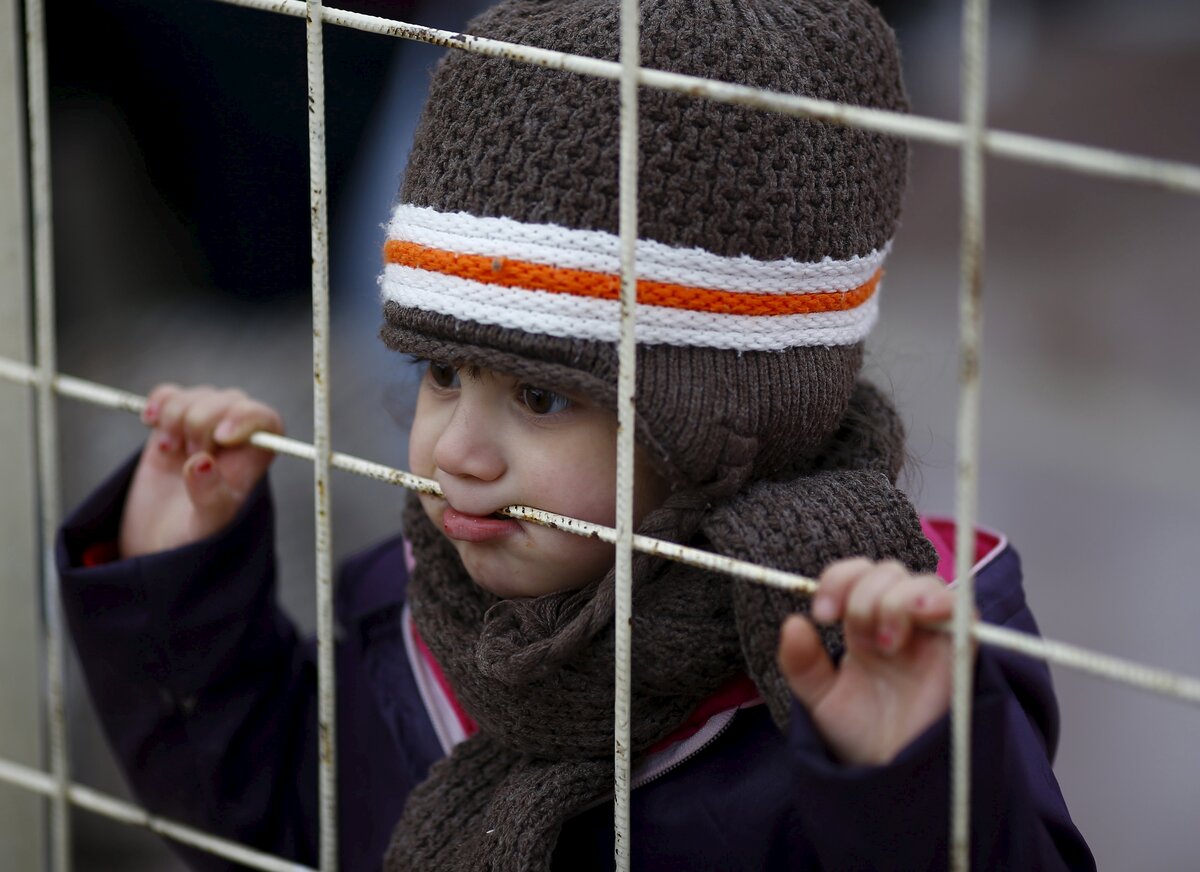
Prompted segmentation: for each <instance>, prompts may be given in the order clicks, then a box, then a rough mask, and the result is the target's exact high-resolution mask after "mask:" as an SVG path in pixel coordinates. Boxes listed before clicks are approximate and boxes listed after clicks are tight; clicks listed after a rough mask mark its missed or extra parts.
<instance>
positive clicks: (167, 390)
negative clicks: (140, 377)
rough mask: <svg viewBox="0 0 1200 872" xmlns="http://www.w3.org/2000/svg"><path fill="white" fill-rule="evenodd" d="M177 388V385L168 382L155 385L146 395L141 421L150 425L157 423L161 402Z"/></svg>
mask: <svg viewBox="0 0 1200 872" xmlns="http://www.w3.org/2000/svg"><path fill="white" fill-rule="evenodd" d="M178 390H179V385H177V384H172V383H170V382H168V383H165V384H160V385H157V386H155V388H154V389H153V390H152V391H150V393H149V395H148V396H147V397H146V408H144V409H143V410H142V423H143V424H149V425H150V426H151V427H153V426H155V425H156V424H157V423H158V419H159V413H160V412H161V411H162V406H163V403H165V402H166V401H167V399H168V398H169V397H171V396H172V395H173V394H175V393H176V392H177V391H178Z"/></svg>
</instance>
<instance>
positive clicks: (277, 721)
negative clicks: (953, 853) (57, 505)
mask: <svg viewBox="0 0 1200 872" xmlns="http://www.w3.org/2000/svg"><path fill="white" fill-rule="evenodd" d="M131 473H132V465H127V466H126V467H124V468H123V469H122V470H120V471H119V472H118V473H117V474H116V475H114V476H113V477H112V478H111V479H109V481H107V482H106V483H105V484H104V485H103V486H101V487H100V488H99V489H98V490H97V491H96V492H95V493H94V494H93V495H92V496H91V497H90V498H89V499H88V500H87V501H86V502H85V503H84V504H83V505H82V506H81V507H80V508H79V509H78V510H76V512H75V513H74V514H73V515H72V516H71V517H70V518H69V519H68V520H67V521H66V523H65V524H64V526H63V529H62V531H61V533H60V536H59V540H58V561H59V567H60V571H61V574H62V597H63V604H64V607H65V609H66V615H67V619H68V621H69V624H70V628H71V633H72V635H73V637H74V640H75V645H76V648H77V649H78V652H79V656H80V661H81V662H82V664H83V667H84V670H85V672H86V675H87V683H88V688H89V690H90V692H91V695H92V698H93V700H94V701H95V704H96V708H97V710H98V711H99V713H100V717H101V720H102V721H103V725H104V729H105V731H106V733H107V735H108V739H109V741H110V742H111V744H112V747H113V749H114V751H115V753H116V755H117V759H118V760H119V761H120V763H121V766H122V767H123V769H124V771H125V773H126V776H127V777H128V779H129V781H130V782H131V784H132V785H133V789H134V791H135V793H136V794H137V796H138V797H139V799H140V801H141V802H142V803H144V804H145V805H146V806H147V807H148V808H149V809H151V810H153V811H154V812H156V813H158V814H160V815H163V816H165V817H168V818H173V819H176V820H180V821H184V822H187V823H190V824H193V825H195V826H198V827H201V828H203V829H205V830H208V831H211V832H215V833H218V834H221V835H223V836H226V837H228V838H231V839H234V840H237V841H239V842H243V843H245V844H248V845H252V846H255V847H258V848H261V849H264V850H267V851H271V852H274V853H279V854H282V855H284V856H287V857H293V858H296V859H298V860H301V861H303V862H307V863H312V862H314V858H315V857H316V821H317V810H316V793H317V791H316V761H317V747H316V667H315V659H314V646H313V644H312V643H311V642H308V641H304V640H301V639H300V638H299V637H298V636H297V633H296V630H295V628H294V627H293V625H292V623H291V622H290V621H289V620H288V618H287V617H285V616H284V614H283V613H282V612H281V611H280V610H279V607H278V605H277V603H276V598H275V581H274V569H275V566H274V556H273V549H272V541H273V537H274V526H273V517H272V510H271V505H270V499H269V496H268V494H267V491H266V488H265V487H262V488H259V490H258V491H256V492H255V494H254V495H253V497H252V498H251V499H250V500H249V501H248V502H247V504H246V506H245V507H244V508H243V510H242V512H241V513H240V515H239V516H238V518H237V520H236V521H235V522H234V523H232V524H231V525H230V526H229V527H228V528H227V529H225V530H224V531H222V532H221V533H219V534H217V535H215V536H213V537H212V538H210V539H207V540H205V541H203V542H199V543H196V544H194V545H190V546H187V547H185V548H180V549H177V550H175V551H171V552H166V553H162V554H155V555H150V556H146V557H140V558H135V559H132V560H124V561H119V562H114V563H108V564H104V565H100V566H95V567H92V568H84V567H83V566H82V562H83V561H82V555H83V552H84V551H85V550H86V549H87V548H88V547H89V546H92V545H94V544H95V543H99V542H112V541H115V540H116V536H117V528H118V523H119V519H120V514H121V509H122V505H123V503H124V499H125V493H126V490H127V488H128V485H129V479H130V475H131ZM406 582H407V571H406V566H405V560H404V548H403V543H402V542H401V540H400V539H399V538H393V539H389V540H388V541H386V542H383V543H382V544H380V545H378V546H376V547H375V548H372V549H371V550H369V551H366V552H364V553H362V554H360V555H358V556H356V557H354V558H353V559H352V560H350V561H348V562H347V563H346V565H345V566H344V567H343V568H342V571H341V574H340V577H339V581H338V585H337V587H336V591H337V593H336V603H335V609H336V615H337V621H338V640H337V680H338V684H337V708H338V743H337V744H338V767H339V769H338V771H339V786H338V791H339V822H340V841H339V844H340V848H341V868H342V870H345V872H358V870H373V869H378V868H379V867H380V863H381V858H382V856H383V853H384V850H385V848H386V845H387V843H388V839H389V836H390V834H391V830H392V827H393V826H394V825H395V823H396V821H397V819H398V818H399V817H400V813H401V811H402V809H403V808H404V803H405V799H406V798H407V796H408V794H409V791H410V790H412V788H413V786H414V785H416V784H417V783H419V782H420V781H421V780H422V779H424V778H425V775H426V773H427V772H428V770H429V766H430V765H431V764H432V763H433V762H434V761H436V760H437V759H439V758H440V757H442V756H443V755H444V753H445V748H444V746H443V742H442V741H440V740H439V734H438V731H437V730H436V729H435V726H434V722H435V721H436V720H437V717H436V713H435V712H434V711H433V708H434V707H432V706H431V705H430V704H429V702H428V700H429V694H428V692H427V688H426V689H425V691H423V690H422V688H421V687H418V682H419V681H420V676H421V674H422V670H421V665H420V664H419V663H418V664H417V665H416V668H414V665H413V663H412V662H411V661H412V658H410V656H409V654H408V650H409V649H408V647H406V643H405V618H404V590H405V585H406ZM976 584H977V588H978V602H979V608H980V611H981V612H982V615H983V618H984V619H985V620H988V621H991V622H994V623H998V624H1003V625H1005V626H1010V627H1015V628H1017V629H1022V630H1028V631H1035V630H1036V628H1035V626H1034V622H1033V616H1032V615H1031V614H1030V612H1029V609H1028V607H1027V606H1026V604H1025V597H1024V593H1023V592H1022V589H1021V582H1020V567H1019V564H1018V559H1017V556H1016V554H1015V553H1014V552H1013V551H1012V549H1011V548H1008V547H1007V545H1006V544H1004V545H1003V546H1002V547H1000V548H997V549H996V550H995V552H994V553H993V554H992V555H991V556H990V558H989V559H988V561H987V562H986V564H985V565H984V566H983V567H982V568H981V569H980V571H979V573H978V576H977V581H976ZM410 646H411V643H410ZM410 646H409V647H410ZM417 659H418V660H420V658H419V657H418V658H417ZM426 668H427V667H426ZM976 678H977V685H976V687H977V690H976V695H975V703H974V737H973V742H974V751H975V755H974V769H973V780H972V816H971V831H972V832H971V838H972V852H973V864H972V869H975V870H983V869H1014V870H1035V869H1093V868H1094V864H1093V862H1092V858H1091V855H1090V853H1089V851H1088V849H1087V847H1086V845H1085V844H1084V842H1083V840H1082V838H1081V837H1080V835H1079V833H1078V831H1077V830H1076V829H1075V827H1074V825H1073V824H1072V823H1071V819H1070V817H1069V815H1068V813H1067V809H1066V807H1065V805H1064V803H1063V799H1062V796H1061V794H1060V792H1059V789H1058V786H1057V783H1056V782H1055V779H1054V775H1053V773H1052V772H1051V768H1050V758H1051V756H1052V754H1053V751H1054V745H1055V742H1056V740H1057V734H1058V714H1057V708H1056V705H1055V701H1054V697H1053V693H1052V690H1051V686H1050V675H1049V672H1048V670H1047V669H1046V667H1045V666H1044V664H1041V663H1038V662H1035V661H1032V660H1028V659H1025V658H1021V657H1018V656H1016V655H1011V654H1008V653H1006V652H1001V651H996V650H987V649H985V650H982V651H980V655H979V658H978V667H977V672H976ZM423 693H424V696H423ZM720 717H721V720H720V722H718V721H717V720H716V719H714V720H713V721H710V722H709V724H707V725H706V728H707V729H708V732H707V734H704V735H702V739H703V741H699V742H698V741H695V740H693V741H691V742H690V743H684V744H681V745H679V746H676V747H675V748H674V749H670V750H668V751H667V752H664V753H663V754H660V755H659V756H658V757H657V758H656V761H655V770H656V771H654V772H651V773H650V776H651V777H649V779H648V780H647V779H643V780H645V781H646V783H644V784H643V785H642V786H641V787H638V788H636V789H635V790H634V792H633V796H632V832H631V844H632V852H633V853H632V861H633V862H632V865H633V868H635V869H639V870H655V872H658V870H674V869H679V870H685V869H686V870H704V869H712V870H740V869H745V870H785V869H788V870H818V869H822V870H837V872H842V870H856V869H863V870H866V869H871V870H883V869H897V870H914V869H930V868H942V867H944V866H945V865H946V843H947V831H948V828H949V813H948V800H947V796H948V787H947V785H948V777H949V776H948V765H947V760H948V722H947V720H946V719H943V720H942V721H940V722H938V723H937V724H935V725H934V726H933V727H931V728H930V729H929V730H928V731H927V732H926V733H925V734H923V735H922V736H920V737H919V738H918V739H917V740H916V741H914V742H913V743H912V745H910V746H909V747H908V748H906V749H905V750H904V751H903V752H902V753H901V754H900V755H899V757H898V758H897V759H896V760H895V761H893V762H892V763H891V764H889V765H887V766H882V767H847V766H842V765H840V764H838V763H836V762H835V761H834V760H833V759H832V758H831V757H830V755H829V753H828V751H827V750H826V748H825V747H824V745H823V743H822V741H821V739H820V738H819V736H818V735H817V733H816V732H815V730H814V728H813V726H812V723H811V721H810V720H809V718H808V716H807V714H806V712H805V710H804V709H803V708H802V707H801V706H799V705H798V704H797V705H796V706H795V707H794V709H793V717H792V723H793V726H792V728H791V732H790V735H789V736H783V735H781V734H780V733H779V732H778V731H777V729H776V728H775V727H774V725H773V724H772V722H771V719H770V717H769V715H768V714H767V711H766V707H765V706H762V705H758V706H751V707H747V708H741V709H738V710H735V711H730V712H725V713H723V715H721V716H720ZM714 725H715V726H714ZM672 755H673V756H672ZM676 758H682V759H676ZM612 843H613V833H612V803H611V801H609V802H606V803H603V804H601V805H599V806H596V807H595V808H593V809H591V810H589V811H586V812H584V813H582V814H580V815H578V816H576V817H575V818H572V819H571V820H569V821H568V822H567V823H566V825H565V826H564V827H563V830H562V834H561V836H560V838H559V842H558V848H557V851H556V853H555V858H554V867H555V868H556V869H561V870H572V872H574V870H591V869H611V868H612V866H613V860H612ZM181 850H182V851H183V852H184V853H185V854H186V856H187V857H188V859H189V861H190V862H191V863H192V864H193V865H194V866H195V867H196V868H198V869H206V870H207V869H227V868H230V866H231V864H227V863H226V862H225V861H221V860H218V859H216V858H214V857H211V856H209V855H206V854H199V853H192V852H190V851H188V850H187V849H181Z"/></svg>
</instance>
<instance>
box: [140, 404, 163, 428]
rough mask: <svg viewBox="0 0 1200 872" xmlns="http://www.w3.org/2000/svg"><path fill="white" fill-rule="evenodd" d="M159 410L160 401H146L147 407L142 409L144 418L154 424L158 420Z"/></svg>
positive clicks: (148, 422)
mask: <svg viewBox="0 0 1200 872" xmlns="http://www.w3.org/2000/svg"><path fill="white" fill-rule="evenodd" d="M158 411H159V410H158V403H146V408H145V409H144V410H143V411H142V420H143V421H145V422H146V423H147V424H153V423H154V422H155V421H157V420H158Z"/></svg>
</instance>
